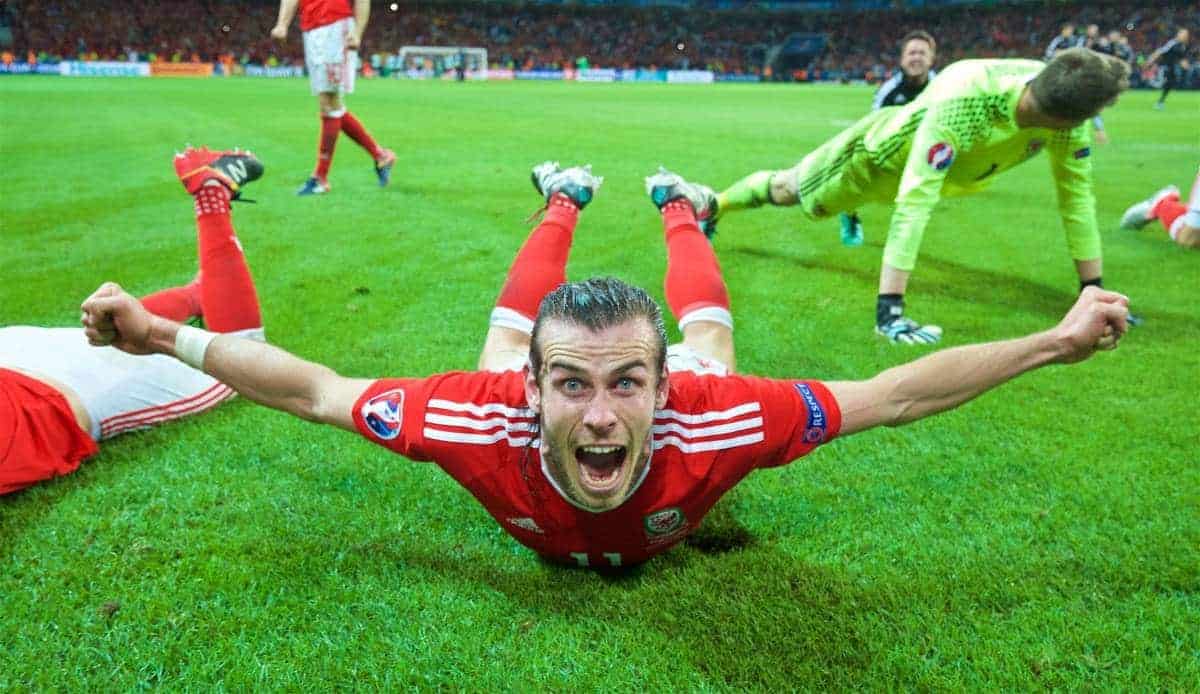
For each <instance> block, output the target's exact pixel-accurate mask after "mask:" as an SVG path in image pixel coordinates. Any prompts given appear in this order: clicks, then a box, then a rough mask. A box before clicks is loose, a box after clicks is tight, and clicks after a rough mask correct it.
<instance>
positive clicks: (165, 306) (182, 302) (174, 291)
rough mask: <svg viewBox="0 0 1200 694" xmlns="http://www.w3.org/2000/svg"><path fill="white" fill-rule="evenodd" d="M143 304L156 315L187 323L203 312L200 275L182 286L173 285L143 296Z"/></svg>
mask: <svg viewBox="0 0 1200 694" xmlns="http://www.w3.org/2000/svg"><path fill="white" fill-rule="evenodd" d="M142 305H143V306H145V307H146V310H147V311H149V312H150V313H153V314H154V315H156V316H162V317H163V318H167V319H169V320H173V321H175V322H176V323H186V322H187V321H189V320H191V319H192V318H194V317H196V316H199V315H200V314H201V313H202V311H201V310H200V280H199V277H197V278H196V279H194V280H192V281H191V282H189V283H187V284H185V285H183V286H182V287H171V288H169V289H163V290H161V291H157V292H154V293H153V294H150V295H148V296H143V297H142Z"/></svg>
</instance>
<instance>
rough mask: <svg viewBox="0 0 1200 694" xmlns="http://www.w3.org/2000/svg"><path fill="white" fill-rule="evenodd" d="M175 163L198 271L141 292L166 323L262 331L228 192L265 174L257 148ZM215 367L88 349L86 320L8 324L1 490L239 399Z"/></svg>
mask: <svg viewBox="0 0 1200 694" xmlns="http://www.w3.org/2000/svg"><path fill="white" fill-rule="evenodd" d="M175 171H176V173H178V175H179V178H180V180H181V181H182V182H183V185H184V188H186V189H187V191H188V192H189V193H191V194H192V195H193V196H194V198H195V212H196V230H197V250H198V255H199V257H200V272H199V273H198V274H197V275H196V278H195V279H194V280H192V282H191V283H189V284H186V285H184V286H182V287H172V288H170V289H164V290H162V291H159V292H155V293H154V294H151V295H149V296H146V297H143V298H142V300H141V305H142V306H144V307H145V310H146V311H149V312H150V313H152V314H154V315H157V316H161V317H162V318H163V319H164V320H172V321H187V320H190V319H192V318H196V317H200V318H203V319H204V322H205V324H206V325H207V326H208V328H209V329H211V330H215V331H217V332H219V333H228V334H233V335H239V336H241V337H244V338H249V339H253V340H262V339H264V335H263V327H262V318H261V317H260V314H259V310H258V295H257V294H256V293H255V290H254V282H253V280H252V279H251V277H250V270H249V268H247V267H246V259H245V256H243V255H242V248H241V244H240V243H239V242H238V239H237V236H236V235H234V231H233V225H232V224H231V222H230V217H229V201H230V199H231V198H233V197H236V196H237V195H238V194H239V192H240V191H241V188H242V186H244V185H245V184H247V183H249V182H250V181H253V180H255V179H257V178H258V177H260V176H261V175H262V171H263V168H262V164H261V163H259V161H258V160H257V159H255V158H254V156H253V155H252V154H250V153H249V152H212V151H209V150H208V149H205V148H201V149H191V148H189V149H188V150H187V151H186V152H184V153H183V154H180V155H177V156H176V157H175ZM233 394H234V393H233V390H232V389H231V388H229V387H228V386H226V385H224V384H222V383H220V382H218V381H217V380H216V379H214V378H213V377H211V376H208V375H206V374H204V373H203V372H201V371H198V370H196V369H193V368H191V367H189V366H187V365H186V364H183V363H182V362H179V361H177V360H175V359H170V358H168V357H164V356H152V357H135V356H131V355H129V354H126V353H124V352H121V351H120V350H117V349H113V348H111V347H110V348H104V349H95V348H92V347H89V346H88V342H87V339H86V338H85V337H84V335H83V331H82V330H80V329H79V328H38V327H28V326H11V327H6V328H0V494H7V493H10V492H14V491H16V490H18V489H22V488H24V487H27V486H29V485H31V484H34V483H36V482H40V481H42V480H45V479H49V478H51V477H56V476H59V475H66V474H68V473H70V472H73V471H75V469H76V468H78V467H79V463H80V462H81V461H83V459H84V458H87V457H89V456H91V455H93V454H95V453H96V452H97V451H98V450H99V448H98V445H97V444H98V443H99V442H100V441H103V440H106V439H109V438H112V437H113V436H116V435H117V434H122V433H125V432H127V431H134V430H137V429H145V428H147V427H151V426H157V425H159V424H162V423H164V422H169V421H171V420H175V419H179V418H181V417H186V416H189V415H193V414H197V413H200V412H203V411H205V410H208V409H211V408H213V407H215V406H216V405H218V404H220V403H221V402H224V401H225V400H228V399H229V398H231V397H233Z"/></svg>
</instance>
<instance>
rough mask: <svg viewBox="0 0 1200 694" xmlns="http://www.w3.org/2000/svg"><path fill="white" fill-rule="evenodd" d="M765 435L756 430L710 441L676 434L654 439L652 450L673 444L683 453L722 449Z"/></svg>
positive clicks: (754, 441)
mask: <svg viewBox="0 0 1200 694" xmlns="http://www.w3.org/2000/svg"><path fill="white" fill-rule="evenodd" d="M764 438H766V436H765V435H764V434H763V432H761V431H756V432H754V433H752V434H746V435H745V436H735V437H732V438H724V439H713V440H711V441H696V442H690V441H684V440H683V439H681V438H679V437H678V436H664V437H663V438H661V439H654V450H656V451H657V450H659V449H660V448H666V447H667V446H674V447H676V448H678V449H679V450H681V451H683V452H684V453H703V452H705V451H722V450H725V449H727V448H738V447H739V446H749V445H751V444H755V443H758V442H759V441H762V440H763V439H764Z"/></svg>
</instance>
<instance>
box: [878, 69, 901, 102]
mask: <svg viewBox="0 0 1200 694" xmlns="http://www.w3.org/2000/svg"><path fill="white" fill-rule="evenodd" d="M903 78H904V72H903V71H901V70H897V71H896V74H894V75H892V76H891V77H890V78H888V81H886V82H884V83H883V84H881V85H879V89H877V90H875V98H874V99H872V100H871V110H873V111H878V110H879V109H881V108H883V100H884V99H886V98H887V95H888V94H889V93H891V91H892V90H893V89H895V88H896V87H897V86H898V85H899V84H900V80H901V79H903Z"/></svg>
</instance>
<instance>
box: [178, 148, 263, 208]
mask: <svg viewBox="0 0 1200 694" xmlns="http://www.w3.org/2000/svg"><path fill="white" fill-rule="evenodd" d="M175 173H176V174H177V175H178V176H179V181H180V182H181V183H183V187H184V188H185V189H186V190H187V192H189V193H192V194H195V192H196V191H198V190H200V188H201V186H203V185H204V184H205V183H207V182H208V181H212V180H216V181H220V183H221V184H222V185H224V186H225V187H226V188H228V189H229V192H231V193H233V199H234V200H236V199H237V198H238V196H239V195H241V188H242V186H244V185H246V184H247V183H249V182H251V181H257V180H258V179H259V178H261V177H262V175H263V165H262V162H261V161H259V160H258V159H257V158H256V157H255V156H254V155H253V154H252V153H250V152H243V151H241V150H237V149H235V150H232V151H226V152H214V151H213V150H211V149H209V148H207V147H198V148H197V147H188V148H187V149H185V150H183V153H182V154H176V155H175Z"/></svg>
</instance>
